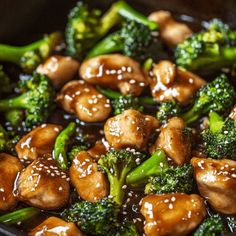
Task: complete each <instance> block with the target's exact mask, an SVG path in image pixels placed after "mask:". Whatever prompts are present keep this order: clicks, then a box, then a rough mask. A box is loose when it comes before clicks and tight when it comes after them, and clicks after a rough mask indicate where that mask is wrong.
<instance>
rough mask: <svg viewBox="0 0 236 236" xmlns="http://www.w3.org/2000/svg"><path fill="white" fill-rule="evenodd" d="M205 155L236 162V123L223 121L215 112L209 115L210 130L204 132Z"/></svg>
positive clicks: (228, 120) (227, 120)
mask: <svg viewBox="0 0 236 236" xmlns="http://www.w3.org/2000/svg"><path fill="white" fill-rule="evenodd" d="M202 138H203V141H204V147H205V154H206V155H207V156H208V157H212V158H216V159H221V158H230V159H233V160H236V122H235V121H234V120H232V119H231V118H226V119H225V120H223V118H222V117H221V116H219V115H218V114H217V113H215V112H211V113H210V114H209V129H206V130H204V131H203V132H202Z"/></svg>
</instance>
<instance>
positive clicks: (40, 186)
mask: <svg viewBox="0 0 236 236" xmlns="http://www.w3.org/2000/svg"><path fill="white" fill-rule="evenodd" d="M15 187H16V189H15V193H16V196H17V197H18V198H19V200H21V201H23V202H25V203H27V204H29V205H31V206H34V207H38V208H40V209H45V210H53V209H58V208H61V207H62V206H64V205H65V204H66V203H67V202H68V199H69V191H70V186H69V179H68V178H67V176H66V173H65V172H63V171H61V170H60V169H59V168H58V166H57V163H56V161H55V160H53V159H52V158H51V156H49V155H47V156H43V157H39V158H38V159H37V160H35V161H33V162H32V163H31V164H30V165H29V166H27V167H26V168H25V169H24V170H23V171H22V172H21V174H20V176H19V178H18V179H17V181H16V186H15Z"/></svg>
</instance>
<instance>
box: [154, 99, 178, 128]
mask: <svg viewBox="0 0 236 236" xmlns="http://www.w3.org/2000/svg"><path fill="white" fill-rule="evenodd" d="M181 112H182V111H181V107H180V105H179V104H178V103H177V102H176V101H169V102H162V103H161V104H160V106H159V108H158V111H157V115H156V116H157V119H158V120H159V121H161V122H162V123H166V122H167V120H168V119H169V118H171V117H173V116H179V115H180V114H181Z"/></svg>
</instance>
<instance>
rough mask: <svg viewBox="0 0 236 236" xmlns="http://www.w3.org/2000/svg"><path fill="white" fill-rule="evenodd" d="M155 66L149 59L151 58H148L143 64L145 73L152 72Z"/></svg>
mask: <svg viewBox="0 0 236 236" xmlns="http://www.w3.org/2000/svg"><path fill="white" fill-rule="evenodd" d="M153 64H154V61H153V59H152V58H150V57H149V58H147V59H146V60H145V61H144V63H143V69H144V70H145V71H150V70H151V69H152V66H153Z"/></svg>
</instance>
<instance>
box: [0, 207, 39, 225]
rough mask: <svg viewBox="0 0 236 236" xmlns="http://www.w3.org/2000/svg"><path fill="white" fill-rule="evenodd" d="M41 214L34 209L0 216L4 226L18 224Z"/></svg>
mask: <svg viewBox="0 0 236 236" xmlns="http://www.w3.org/2000/svg"><path fill="white" fill-rule="evenodd" d="M39 212H40V210H39V209H37V208H34V207H27V208H23V209H20V210H16V211H13V212H10V213H7V214H4V215H2V216H0V222H1V223H4V224H16V223H19V222H22V221H26V220H28V219H30V218H32V217H33V216H35V215H37V214H39Z"/></svg>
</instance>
